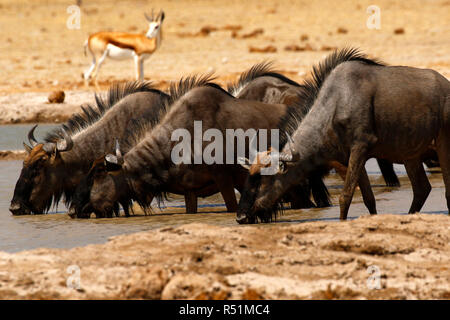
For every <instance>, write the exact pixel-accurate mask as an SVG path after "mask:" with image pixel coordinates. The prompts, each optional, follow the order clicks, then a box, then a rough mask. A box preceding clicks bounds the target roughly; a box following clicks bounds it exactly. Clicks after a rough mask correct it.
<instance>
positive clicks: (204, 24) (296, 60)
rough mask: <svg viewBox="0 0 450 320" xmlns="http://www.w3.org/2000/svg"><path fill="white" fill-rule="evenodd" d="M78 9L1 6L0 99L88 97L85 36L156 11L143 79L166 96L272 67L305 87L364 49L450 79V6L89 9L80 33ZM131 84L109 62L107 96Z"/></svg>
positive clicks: (105, 5)
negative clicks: (174, 88) (159, 36)
mask: <svg viewBox="0 0 450 320" xmlns="http://www.w3.org/2000/svg"><path fill="white" fill-rule="evenodd" d="M74 3H75V1H61V0H59V1H58V0H55V1H43V0H29V1H27V0H18V1H17V0H3V1H2V2H1V3H0V30H1V31H0V70H1V77H0V94H3V95H6V94H10V93H14V92H36V91H42V92H46V93H48V92H51V91H52V90H55V89H63V90H84V89H83V83H82V81H81V73H82V72H83V70H85V69H86V68H87V67H88V66H89V64H90V58H88V57H85V56H84V54H83V43H84V41H85V40H86V38H87V36H88V35H89V34H90V33H93V32H96V31H99V30H116V31H129V32H145V31H146V27H147V24H146V21H145V19H144V16H143V12H145V11H147V12H149V11H150V9H151V7H154V8H155V9H156V10H158V9H159V8H162V9H164V11H165V13H166V20H165V22H164V28H163V30H164V40H163V45H162V47H161V48H160V49H159V51H158V52H157V53H156V54H155V55H154V56H153V57H151V58H150V59H149V60H148V61H147V62H146V65H145V70H146V72H145V75H146V79H149V80H153V81H154V82H155V84H156V85H157V86H158V87H160V88H164V87H166V86H167V82H168V81H172V80H177V79H179V78H180V77H182V76H185V75H188V74H192V73H202V72H206V71H210V70H215V71H216V73H217V75H218V76H219V80H218V81H219V82H220V83H222V84H224V83H226V82H228V81H230V80H234V79H235V78H236V76H237V75H238V74H239V73H240V72H242V71H243V70H245V69H247V68H249V67H250V66H251V65H253V64H254V63H256V62H260V61H263V60H266V59H271V60H275V61H276V66H277V67H278V69H279V70H280V71H282V72H283V73H285V74H287V75H288V76H290V77H292V78H293V79H295V80H301V78H302V77H304V76H305V75H306V74H307V73H308V72H309V70H310V68H311V65H312V64H314V63H317V62H318V61H319V60H320V59H321V58H323V57H324V56H325V55H326V54H327V53H329V52H330V50H332V49H333V48H341V47H343V46H355V47H359V48H361V50H363V51H364V52H366V53H368V54H369V55H370V56H374V57H380V58H382V59H383V60H384V61H386V62H388V63H390V64H401V65H409V66H416V67H426V68H433V69H436V70H437V71H439V72H441V73H443V74H444V75H445V76H447V77H449V76H450V50H449V49H450V1H449V0H436V1H421V0H416V1H397V2H394V1H387V0H377V1H375V2H374V1H358V2H355V1H345V0H343V1H286V0H280V1H259V0H249V1H245V6H244V5H243V2H242V1H236V0H230V1H218V0H211V1H206V2H205V1H199V0H197V1H169V0H164V1H153V0H152V1H107V0H96V1H83V4H82V6H81V28H80V29H72V30H71V29H68V28H67V27H66V23H67V20H68V18H69V16H70V14H69V13H67V11H66V10H67V7H68V6H69V5H72V4H74ZM373 4H375V5H377V6H378V7H379V8H380V9H381V29H380V30H370V29H368V28H367V26H366V21H367V19H368V18H369V15H370V14H369V13H367V12H366V10H367V8H368V7H369V5H373ZM261 49H268V50H267V51H275V52H268V53H259V52H258V51H261ZM292 50H293V51H292ZM251 51H252V52H251ZM263 51H264V50H263ZM133 78H134V67H133V62H132V61H131V60H130V61H123V62H114V61H106V62H105V64H104V65H103V67H102V69H101V72H100V76H99V81H100V84H101V87H102V88H103V89H105V88H107V86H108V85H109V84H110V83H111V82H113V81H123V80H131V79H133ZM91 90H93V89H92V88H91ZM81 100H82V99H81ZM43 102H45V100H44V101H43ZM80 102H84V101H80ZM0 104H2V105H7V104H8V102H7V101H2V102H1V103H0ZM19 104H20V102H19ZM0 118H1V117H0Z"/></svg>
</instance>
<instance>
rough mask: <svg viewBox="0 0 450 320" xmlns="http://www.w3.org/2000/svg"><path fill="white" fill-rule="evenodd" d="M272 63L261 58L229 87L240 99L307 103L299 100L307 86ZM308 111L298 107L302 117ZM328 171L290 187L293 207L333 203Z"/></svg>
mask: <svg viewBox="0 0 450 320" xmlns="http://www.w3.org/2000/svg"><path fill="white" fill-rule="evenodd" d="M272 65H273V63H272V62H261V63H258V64H256V65H254V66H252V67H251V68H250V69H249V70H247V71H245V72H243V73H242V74H241V76H240V77H239V80H238V81H237V82H236V83H234V84H229V85H228V88H227V91H228V92H229V93H230V94H232V95H233V96H235V97H236V98H239V99H246V100H254V101H261V102H264V103H272V104H274V103H281V104H285V105H296V106H298V107H304V106H306V105H305V104H299V103H297V102H298V99H299V91H300V90H303V87H302V86H301V85H300V84H298V83H297V82H295V81H293V80H291V79H289V78H287V77H285V76H283V75H282V74H280V73H277V72H275V71H274V70H273V68H272ZM307 112H308V110H307V109H304V110H302V109H301V110H297V112H296V113H297V114H298V117H299V119H298V120H300V117H302V116H304V115H305V114H306V113H307ZM288 119H290V117H286V118H285V120H286V121H287V120H288ZM280 127H284V125H281V126H280ZM324 174H325V171H324V170H320V171H319V170H318V171H316V172H313V173H312V174H310V176H309V178H308V182H307V183H306V184H305V185H301V186H296V187H295V188H293V189H292V190H289V192H288V195H287V197H286V199H285V201H286V202H290V203H291V208H292V209H303V208H311V207H315V206H317V207H320V208H323V207H329V206H331V202H330V199H329V193H328V190H327V188H326V186H325V184H324V183H323V175H324ZM310 193H312V195H313V197H314V200H315V202H316V205H314V203H312V202H311V200H310V199H309V197H310V195H309V194H310Z"/></svg>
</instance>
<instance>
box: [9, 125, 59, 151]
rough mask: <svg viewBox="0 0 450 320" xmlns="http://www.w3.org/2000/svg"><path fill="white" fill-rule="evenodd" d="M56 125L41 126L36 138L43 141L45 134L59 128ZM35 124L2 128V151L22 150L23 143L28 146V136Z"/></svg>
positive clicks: (35, 133) (37, 130) (36, 132)
mask: <svg viewBox="0 0 450 320" xmlns="http://www.w3.org/2000/svg"><path fill="white" fill-rule="evenodd" d="M57 126H58V125H56V124H39V125H38V127H37V128H36V130H35V132H34V136H35V137H36V139H37V140H38V141H41V140H42V139H43V138H44V136H45V133H46V132H48V131H50V130H51V129H53V128H55V127H57ZM32 127H33V124H14V125H1V126H0V150H22V149H23V145H22V142H24V141H25V142H26V143H27V144H28V139H27V134H28V131H30V129H31V128H32Z"/></svg>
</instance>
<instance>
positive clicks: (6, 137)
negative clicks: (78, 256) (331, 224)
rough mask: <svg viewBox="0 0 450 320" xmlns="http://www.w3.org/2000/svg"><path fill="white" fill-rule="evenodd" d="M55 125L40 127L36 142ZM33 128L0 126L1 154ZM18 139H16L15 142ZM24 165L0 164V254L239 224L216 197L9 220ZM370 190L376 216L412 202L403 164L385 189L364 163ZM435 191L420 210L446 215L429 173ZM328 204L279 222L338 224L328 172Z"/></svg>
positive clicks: (358, 207) (357, 200) (357, 205)
mask: <svg viewBox="0 0 450 320" xmlns="http://www.w3.org/2000/svg"><path fill="white" fill-rule="evenodd" d="M52 127H54V125H39V127H38V128H37V130H36V138H38V140H39V139H40V138H42V136H43V133H45V132H46V131H48V130H49V129H51V128H52ZM30 128H31V125H14V126H0V150H1V149H3V150H11V149H21V148H22V141H23V140H25V137H26V135H27V132H28V130H29V129H30ZM18 137H19V138H18ZM21 167H22V162H21V161H0V251H7V252H17V251H22V250H27V249H33V248H39V247H50V248H71V247H76V246H82V245H86V244H91V243H102V242H105V241H107V239H108V238H109V237H111V236H114V235H119V234H125V233H133V232H138V231H143V230H151V229H156V228H160V227H164V226H177V225H181V224H185V223H192V222H201V223H207V224H212V225H221V226H225V225H231V226H234V225H237V224H236V222H235V220H234V217H235V215H234V214H233V213H226V212H225V211H226V209H225V206H224V204H223V200H222V198H221V196H219V195H216V196H213V197H209V198H206V199H200V200H199V204H200V209H199V211H200V213H197V214H184V213H183V212H184V210H185V209H184V201H183V199H182V198H180V197H175V198H171V199H170V200H169V201H168V202H166V203H165V206H166V207H164V208H162V209H161V210H159V209H158V208H155V209H154V212H153V214H151V215H147V216H145V215H143V214H142V213H140V210H139V209H137V210H136V212H137V215H136V216H133V217H131V218H125V217H120V218H114V219H90V220H73V219H70V218H69V217H68V216H67V215H66V214H65V212H66V208H65V206H64V205H63V204H60V206H59V208H53V209H52V210H51V211H50V213H49V214H47V215H38V216H18V217H15V216H12V215H11V213H10V212H9V210H8V207H9V203H10V201H11V198H12V194H13V191H14V186H15V183H16V181H17V178H18V176H19V173H20V169H21ZM366 168H367V171H368V173H369V176H370V179H371V183H372V187H373V190H374V193H375V197H376V199H377V209H378V212H379V213H397V214H406V212H407V211H408V209H409V206H410V203H411V200H412V191H411V185H410V183H409V180H408V178H407V177H406V172H405V169H404V167H403V166H401V165H396V166H395V169H396V172H397V174H398V175H399V178H400V181H401V184H402V186H401V187H400V188H388V187H385V186H384V181H383V178H382V177H381V175H380V172H379V168H378V166H377V164H376V162H375V161H374V160H369V161H368V163H367V165H366ZM428 176H429V179H430V181H431V183H432V185H433V190H432V192H431V194H430V196H429V198H428V200H427V202H426V204H425V206H424V208H423V210H422V211H423V212H424V213H438V214H439V213H440V214H446V213H447V208H446V202H445V198H444V184H443V181H442V175H441V173H440V172H439V170H437V171H435V172H433V173H428ZM326 184H327V186H328V187H329V190H330V193H331V196H332V201H333V203H334V204H335V205H334V206H333V207H331V208H325V209H308V210H286V211H285V213H284V215H283V216H281V217H280V218H278V222H277V223H300V222H305V221H313V220H331V221H338V220H339V207H338V206H337V204H338V195H339V192H340V190H341V188H342V181H341V179H340V178H339V177H338V176H337V175H334V174H331V175H330V176H329V177H328V178H327V179H326ZM365 214H368V213H367V210H366V208H365V207H364V204H363V203H362V199H361V195H360V193H359V191H357V192H356V193H355V197H354V199H353V203H352V206H351V207H350V212H349V218H350V219H352V218H355V217H358V216H360V215H365Z"/></svg>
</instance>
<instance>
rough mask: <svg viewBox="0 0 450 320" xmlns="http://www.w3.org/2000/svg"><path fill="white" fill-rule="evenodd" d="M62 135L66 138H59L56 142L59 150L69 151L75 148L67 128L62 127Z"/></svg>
mask: <svg viewBox="0 0 450 320" xmlns="http://www.w3.org/2000/svg"><path fill="white" fill-rule="evenodd" d="M62 135H63V138H64V140H59V141H58V142H57V143H56V149H57V150H58V151H59V152H64V151H69V150H72V148H73V140H72V138H71V137H70V136H69V135H68V134H67V132H66V130H64V129H62Z"/></svg>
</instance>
